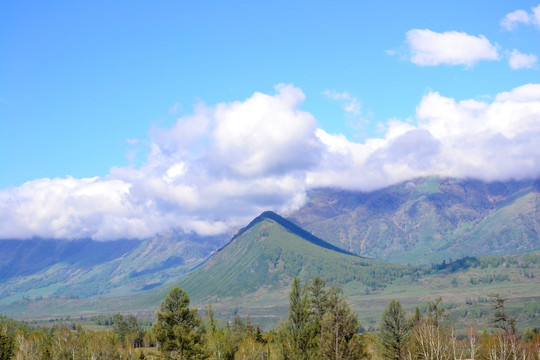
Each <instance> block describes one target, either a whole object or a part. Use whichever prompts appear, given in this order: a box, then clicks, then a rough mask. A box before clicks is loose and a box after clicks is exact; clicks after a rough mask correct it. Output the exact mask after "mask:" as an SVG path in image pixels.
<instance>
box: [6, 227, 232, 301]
mask: <svg viewBox="0 0 540 360" xmlns="http://www.w3.org/2000/svg"><path fill="white" fill-rule="evenodd" d="M226 241H227V238H226V237H225V236H218V237H204V238H202V237H199V236H196V235H194V234H189V235H186V234H169V235H160V236H155V237H153V238H151V239H148V240H144V241H140V240H117V241H106V242H98V241H91V240H75V241H67V240H44V239H32V240H0V306H2V305H3V304H9V303H11V302H13V301H16V300H19V299H23V298H30V297H31V298H35V297H39V296H42V297H55V296H56V297H59V296H61V297H79V298H89V297H95V296H114V295H124V294H129V293H133V292H138V291H141V290H147V289H149V288H152V287H156V286H159V285H162V284H164V283H167V282H170V281H171V280H174V279H177V278H179V277H181V276H183V275H185V274H186V273H187V272H189V271H190V270H191V269H192V268H194V267H196V266H197V265H198V264H200V263H201V262H202V261H203V260H205V259H206V258H207V257H208V256H209V255H210V254H211V253H212V252H213V251H216V250H217V249H218V248H219V247H220V246H222V245H223V244H224V243H225V242H226Z"/></svg>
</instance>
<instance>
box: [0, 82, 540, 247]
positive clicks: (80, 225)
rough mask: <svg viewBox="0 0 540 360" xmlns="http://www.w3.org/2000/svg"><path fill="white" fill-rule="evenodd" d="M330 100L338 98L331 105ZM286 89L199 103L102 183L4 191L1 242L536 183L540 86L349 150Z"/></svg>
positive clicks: (414, 122)
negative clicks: (382, 192)
mask: <svg viewBox="0 0 540 360" xmlns="http://www.w3.org/2000/svg"><path fill="white" fill-rule="evenodd" d="M336 96H337V95H336ZM304 98H305V95H304V93H303V92H302V91H301V90H300V89H299V88H296V87H294V86H292V85H279V86H277V87H276V91H275V93H274V94H271V95H269V94H263V93H255V94H253V95H252V96H251V97H249V98H248V99H246V100H244V101H237V102H231V103H221V104H217V105H215V106H208V105H205V104H199V105H197V106H196V107H195V110H194V113H193V114H192V115H191V116H187V117H182V118H180V119H178V121H177V122H176V124H175V125H174V126H172V127H171V128H161V129H160V128H154V129H152V130H151V131H150V135H149V144H150V150H149V153H148V155H147V158H146V162H145V163H144V165H142V166H141V167H139V168H136V167H134V166H129V167H122V168H113V169H111V171H110V174H109V175H107V176H105V177H95V178H90V179H75V178H72V177H67V178H63V179H59V178H57V179H38V180H33V181H30V182H27V183H25V184H23V185H22V186H19V187H15V188H10V189H5V190H2V191H0V238H30V237H33V236H40V237H50V238H93V239H98V240H101V239H116V238H144V237H148V236H152V235H153V234H155V233H157V232H166V231H169V230H171V229H180V230H183V231H186V232H190V231H194V232H197V233H199V234H201V235H210V234H219V233H225V232H227V231H230V230H231V229H232V228H233V227H236V226H240V225H244V224H246V223H247V222H249V220H251V219H252V218H253V216H256V215H257V214H258V213H260V212H262V211H264V210H268V209H272V210H275V211H280V212H287V211H291V210H294V209H296V208H298V207H299V206H301V205H302V204H303V203H304V201H305V200H306V195H305V194H306V191H307V190H308V189H310V188H315V187H321V186H335V187H342V188H346V189H355V190H364V191H367V190H373V189H377V188H380V187H383V186H386V185H391V184H393V183H397V182H400V181H404V180H408V179H411V178H414V177H418V176H429V175H440V176H454V177H473V178H478V179H482V180H486V181H492V180H507V179H523V178H528V177H538V176H540V148H539V147H538V146H537V144H538V143H539V142H540V121H538V119H540V84H527V85H523V86H521V87H518V88H515V89H512V90H510V91H508V92H503V93H500V94H497V95H496V96H495V97H494V100H492V101H479V100H474V99H464V100H457V99H453V98H449V97H445V96H443V95H441V94H439V93H437V92H430V93H428V94H427V95H425V96H424V97H423V98H422V99H421V101H420V103H419V105H418V106H417V109H416V114H415V116H414V117H413V118H411V119H407V120H403V121H401V120H392V121H389V122H388V123H387V124H386V129H385V131H384V136H382V137H380V138H369V139H367V140H365V141H363V142H354V141H350V140H349V139H347V138H346V137H345V136H343V135H340V134H330V133H328V132H326V131H324V130H323V129H320V128H317V123H316V120H315V118H314V117H313V115H311V114H309V113H307V112H304V111H302V110H301V109H300V107H301V105H302V102H303V101H304Z"/></svg>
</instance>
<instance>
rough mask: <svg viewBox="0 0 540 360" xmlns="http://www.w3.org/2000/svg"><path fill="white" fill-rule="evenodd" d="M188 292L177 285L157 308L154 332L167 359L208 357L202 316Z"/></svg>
mask: <svg viewBox="0 0 540 360" xmlns="http://www.w3.org/2000/svg"><path fill="white" fill-rule="evenodd" d="M188 306H189V296H188V294H187V293H186V292H185V291H184V290H182V289H180V288H179V287H174V288H173V289H172V290H171V291H170V292H169V294H168V295H167V297H166V298H165V300H163V302H162V303H161V308H160V309H159V310H158V311H157V313H156V316H157V321H156V323H155V324H154V328H153V330H154V332H155V333H156V338H157V340H158V341H159V344H160V349H161V351H162V352H163V354H164V355H165V357H166V358H167V359H205V358H206V355H205V349H204V346H203V345H204V344H203V337H202V331H201V328H200V323H201V320H200V318H199V315H198V313H197V310H196V309H190V308H189V307H188Z"/></svg>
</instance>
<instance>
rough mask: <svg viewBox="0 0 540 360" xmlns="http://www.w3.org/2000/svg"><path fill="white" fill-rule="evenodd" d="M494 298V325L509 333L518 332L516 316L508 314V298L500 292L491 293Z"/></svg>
mask: <svg viewBox="0 0 540 360" xmlns="http://www.w3.org/2000/svg"><path fill="white" fill-rule="evenodd" d="M490 297H491V298H492V299H493V310H494V313H493V317H492V319H491V323H492V325H493V327H495V328H498V329H502V330H504V331H505V332H506V333H507V334H515V333H516V318H515V317H511V316H508V314H507V313H506V308H505V306H504V303H505V302H506V300H508V299H504V298H502V297H501V296H499V294H491V295H490Z"/></svg>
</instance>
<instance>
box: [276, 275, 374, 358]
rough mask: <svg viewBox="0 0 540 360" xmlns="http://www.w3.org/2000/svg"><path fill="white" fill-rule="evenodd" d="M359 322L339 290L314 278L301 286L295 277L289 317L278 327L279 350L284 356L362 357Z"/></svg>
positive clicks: (290, 297) (363, 353)
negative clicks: (328, 286) (327, 286)
mask: <svg viewBox="0 0 540 360" xmlns="http://www.w3.org/2000/svg"><path fill="white" fill-rule="evenodd" d="M359 331H360V323H359V321H358V319H357V317H356V314H354V313H353V312H352V311H351V309H350V307H349V305H348V303H347V302H346V301H345V299H344V298H343V293H342V291H341V289H339V288H336V287H331V288H329V289H327V288H326V287H325V282H324V281H323V280H321V279H320V278H315V279H314V280H313V282H312V284H311V285H309V286H304V287H301V286H300V280H299V279H298V278H297V277H295V278H294V280H293V282H292V285H291V292H290V295H289V317H288V319H287V322H285V323H284V324H282V325H281V327H280V329H279V337H278V338H279V343H280V346H281V349H282V350H281V352H282V354H283V356H284V358H286V359H291V360H296V359H314V358H318V359H361V358H363V357H365V346H364V344H363V343H362V341H361V338H360V336H359V335H358V332H359Z"/></svg>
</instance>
